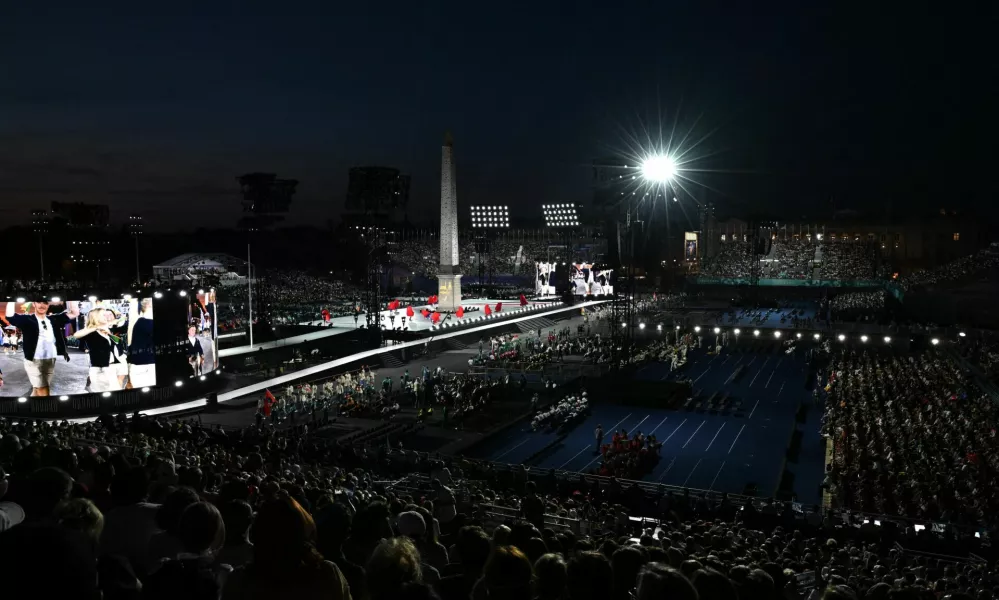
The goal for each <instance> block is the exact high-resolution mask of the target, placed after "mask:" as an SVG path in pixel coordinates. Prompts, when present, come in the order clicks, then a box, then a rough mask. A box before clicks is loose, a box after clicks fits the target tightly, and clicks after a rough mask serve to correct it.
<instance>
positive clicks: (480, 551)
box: [455, 525, 492, 576]
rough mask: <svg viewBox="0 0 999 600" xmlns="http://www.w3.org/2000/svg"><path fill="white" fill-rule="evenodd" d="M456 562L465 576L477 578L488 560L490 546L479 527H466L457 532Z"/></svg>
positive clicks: (487, 538) (486, 536)
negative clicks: (459, 564)
mask: <svg viewBox="0 0 999 600" xmlns="http://www.w3.org/2000/svg"><path fill="white" fill-rule="evenodd" d="M455 548H456V549H457V551H458V552H457V557H456V558H457V560H458V561H459V562H460V563H461V568H462V570H463V572H464V573H465V575H466V576H478V575H479V574H480V573H481V572H482V569H483V568H484V567H485V566H486V561H487V560H489V553H490V552H491V551H492V544H491V542H490V540H489V535H488V534H486V532H485V531H484V530H483V529H482V528H481V527H476V526H473V525H466V526H465V527H462V528H461V529H459V530H458V539H457V541H456V542H455Z"/></svg>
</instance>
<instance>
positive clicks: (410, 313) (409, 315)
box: [406, 306, 416, 319]
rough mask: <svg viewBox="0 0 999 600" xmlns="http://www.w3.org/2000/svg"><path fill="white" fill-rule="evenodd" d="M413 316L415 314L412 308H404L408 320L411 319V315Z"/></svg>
mask: <svg viewBox="0 0 999 600" xmlns="http://www.w3.org/2000/svg"><path fill="white" fill-rule="evenodd" d="M415 314H416V313H415V312H413V307H412V306H407V307H406V316H407V317H409V318H410V319H412V318H413V315H415Z"/></svg>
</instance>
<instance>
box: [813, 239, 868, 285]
mask: <svg viewBox="0 0 999 600" xmlns="http://www.w3.org/2000/svg"><path fill="white" fill-rule="evenodd" d="M819 248H820V252H821V256H822V258H821V269H820V277H821V278H822V279H833V280H839V281H856V280H875V279H879V278H880V275H882V274H881V273H879V272H878V268H877V254H878V251H879V248H880V246H879V245H878V244H876V243H873V242H871V243H868V242H850V241H838V242H832V241H830V242H825V243H823V244H822V245H821V246H819Z"/></svg>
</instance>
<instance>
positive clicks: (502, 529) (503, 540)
mask: <svg viewBox="0 0 999 600" xmlns="http://www.w3.org/2000/svg"><path fill="white" fill-rule="evenodd" d="M512 533H513V531H512V530H511V529H510V528H509V527H507V526H506V525H499V526H498V527H496V529H494V530H493V546H505V545H506V544H507V542H509V541H510V535H511V534H512Z"/></svg>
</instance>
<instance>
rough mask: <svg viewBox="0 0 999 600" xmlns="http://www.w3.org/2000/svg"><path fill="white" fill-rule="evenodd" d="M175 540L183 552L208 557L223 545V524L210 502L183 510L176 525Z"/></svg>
mask: <svg viewBox="0 0 999 600" xmlns="http://www.w3.org/2000/svg"><path fill="white" fill-rule="evenodd" d="M177 538H178V539H179V540H180V543H181V544H182V545H183V547H184V552H187V553H190V554H197V555H210V554H214V553H215V552H218V551H219V550H220V549H221V548H222V546H223V545H224V544H225V522H224V521H223V520H222V515H221V514H220V513H219V510H218V509H217V508H215V505H214V504H211V503H210V502H197V503H195V504H192V505H190V506H188V507H187V508H185V509H184V512H183V513H182V514H181V515H180V522H179V523H178V525H177Z"/></svg>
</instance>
